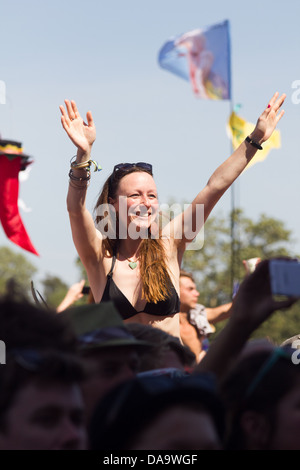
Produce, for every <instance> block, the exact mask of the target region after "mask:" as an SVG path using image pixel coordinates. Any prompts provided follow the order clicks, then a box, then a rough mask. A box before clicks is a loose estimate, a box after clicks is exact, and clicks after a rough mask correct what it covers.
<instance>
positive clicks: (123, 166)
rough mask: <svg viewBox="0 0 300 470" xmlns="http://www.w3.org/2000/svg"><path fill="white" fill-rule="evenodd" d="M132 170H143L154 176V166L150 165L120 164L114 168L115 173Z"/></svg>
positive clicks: (141, 163)
mask: <svg viewBox="0 0 300 470" xmlns="http://www.w3.org/2000/svg"><path fill="white" fill-rule="evenodd" d="M131 168H141V170H145V171H148V172H149V173H151V175H152V165H151V164H150V163H145V162H138V163H119V164H118V165H115V166H114V171H113V172H114V173H116V172H118V171H119V170H121V171H126V170H130V169H131Z"/></svg>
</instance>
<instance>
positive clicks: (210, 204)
mask: <svg viewBox="0 0 300 470" xmlns="http://www.w3.org/2000/svg"><path fill="white" fill-rule="evenodd" d="M285 98H286V95H285V94H282V95H281V96H280V97H279V93H278V92H276V93H275V94H274V95H273V97H272V98H271V99H270V101H269V103H268V105H267V107H266V109H265V110H264V111H263V113H262V114H261V115H260V117H259V118H258V120H257V123H256V126H255V128H254V130H253V132H252V133H251V134H250V136H249V137H250V139H251V140H252V142H254V143H256V144H257V145H260V146H261V145H262V144H263V143H264V142H266V141H267V140H268V139H269V137H270V136H271V135H272V133H273V131H274V129H275V127H276V125H277V123H278V122H279V120H280V119H281V118H282V116H283V114H284V111H283V110H281V111H280V107H281V106H282V104H283V102H284V100H285ZM254 145H255V144H254ZM254 145H253V144H252V143H248V142H247V141H246V140H245V141H244V142H242V143H241V145H240V146H239V147H238V148H237V149H236V150H235V151H234V152H233V154H232V155H231V156H230V157H229V158H228V159H227V160H225V162H223V163H222V164H221V165H220V166H219V167H218V168H217V169H216V170H215V172H214V173H213V174H212V176H211V177H210V178H209V180H208V182H207V184H206V186H205V187H204V189H202V191H200V193H199V194H198V195H197V196H196V198H195V199H194V201H193V202H192V203H191V204H190V206H189V207H188V208H187V209H186V210H185V211H184V212H183V214H180V215H179V216H177V217H176V218H174V220H173V221H172V224H173V227H172V228H171V233H172V234H173V236H174V238H175V239H176V243H177V245H178V249H179V251H181V252H182V253H183V252H184V250H185V248H186V244H187V243H189V242H191V241H192V240H191V239H188V237H187V236H186V235H189V236H190V234H191V233H195V236H196V235H197V232H199V231H200V229H201V226H198V227H197V226H196V221H197V207H200V206H198V205H201V204H203V205H204V220H203V222H205V221H206V219H207V217H208V216H209V214H210V213H211V211H212V209H213V208H214V206H215V205H216V203H217V202H218V201H219V199H220V198H221V197H222V195H223V194H224V193H225V191H226V190H227V189H228V188H229V187H230V186H231V185H232V183H233V182H234V181H235V180H236V178H237V177H238V176H239V175H240V174H241V173H242V171H243V170H244V169H245V168H246V166H247V164H248V163H249V162H250V160H251V159H252V158H253V157H254V155H255V154H256V152H257V151H259V150H258V149H257V148H256V147H255V146H254ZM198 225H199V224H198ZM196 227H197V228H196ZM196 230H197V232H196ZM192 231H193V232H192Z"/></svg>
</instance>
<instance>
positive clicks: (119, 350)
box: [60, 302, 151, 421]
mask: <svg viewBox="0 0 300 470" xmlns="http://www.w3.org/2000/svg"><path fill="white" fill-rule="evenodd" d="M60 315H66V316H67V317H68V318H69V320H70V322H71V324H72V326H73V328H74V331H75V334H76V336H77V342H78V354H79V357H80V358H81V359H82V361H83V364H84V367H85V372H86V376H85V380H84V382H83V383H82V393H83V397H84V402H85V408H86V419H87V421H88V420H89V417H90V415H91V413H92V411H93V409H94V406H95V404H96V402H97V401H98V400H99V399H100V398H101V397H102V396H104V395H105V394H106V393H107V392H108V391H109V390H111V389H112V388H113V387H115V386H116V385H117V384H119V383H120V382H123V381H125V380H128V379H131V378H132V377H134V376H135V375H136V373H137V372H138V371H139V362H140V356H141V355H142V354H143V352H144V351H145V350H147V349H149V348H151V345H150V344H148V343H147V342H146V341H144V340H138V339H136V338H135V337H134V336H133V335H132V334H131V333H130V331H129V330H128V329H127V326H126V325H125V324H124V322H123V320H122V318H121V316H120V315H119V313H118V312H117V310H116V309H115V307H114V305H113V303H112V302H102V303H100V304H88V305H82V306H77V307H73V308H71V309H69V310H68V311H66V312H63V313H61V314H60Z"/></svg>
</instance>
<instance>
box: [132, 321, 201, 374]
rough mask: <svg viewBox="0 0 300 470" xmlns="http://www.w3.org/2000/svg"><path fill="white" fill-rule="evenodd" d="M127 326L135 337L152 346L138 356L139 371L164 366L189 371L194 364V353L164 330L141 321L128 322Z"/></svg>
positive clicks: (162, 367) (163, 367)
mask: <svg viewBox="0 0 300 470" xmlns="http://www.w3.org/2000/svg"><path fill="white" fill-rule="evenodd" d="M127 328H128V330H129V331H130V332H131V333H132V334H133V336H134V337H135V338H136V339H138V340H143V341H147V342H148V343H150V344H151V345H152V346H153V347H152V348H149V349H146V350H145V352H144V353H143V354H142V355H141V356H140V365H139V372H145V371H150V370H153V369H165V368H176V369H178V370H181V371H189V370H191V369H192V368H193V366H194V365H195V361H196V357H195V355H194V353H193V352H192V351H191V350H190V349H189V348H188V347H187V346H184V345H183V344H182V343H181V342H180V340H179V339H178V338H176V337H175V336H172V335H170V334H169V333H167V332H166V331H163V330H161V329H159V328H155V327H153V326H151V325H142V324H141V323H129V324H128V325H127Z"/></svg>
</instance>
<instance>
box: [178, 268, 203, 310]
mask: <svg viewBox="0 0 300 470" xmlns="http://www.w3.org/2000/svg"><path fill="white" fill-rule="evenodd" d="M179 288H180V311H181V312H188V311H189V310H190V309H192V308H195V307H196V305H197V302H198V298H199V295H200V293H199V291H198V290H197V287H196V283H195V280H194V278H193V276H192V274H190V273H188V272H186V271H184V270H181V271H180V278H179Z"/></svg>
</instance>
